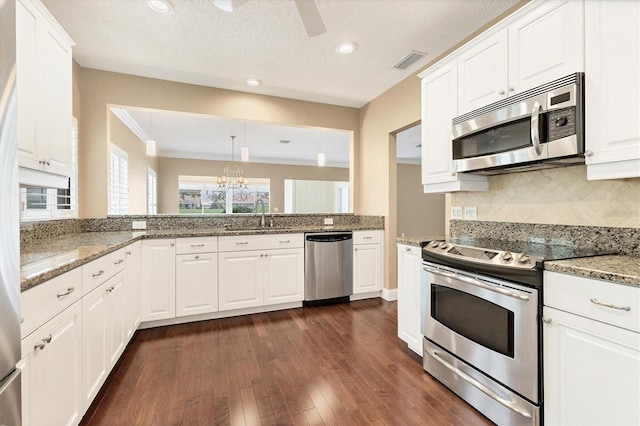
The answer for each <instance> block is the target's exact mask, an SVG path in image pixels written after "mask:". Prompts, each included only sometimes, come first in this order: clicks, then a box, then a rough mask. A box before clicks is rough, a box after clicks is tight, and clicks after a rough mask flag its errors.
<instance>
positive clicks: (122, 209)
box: [109, 144, 129, 214]
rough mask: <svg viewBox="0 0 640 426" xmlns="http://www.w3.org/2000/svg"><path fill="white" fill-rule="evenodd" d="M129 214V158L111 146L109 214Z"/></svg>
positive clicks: (119, 149)
mask: <svg viewBox="0 0 640 426" xmlns="http://www.w3.org/2000/svg"><path fill="white" fill-rule="evenodd" d="M127 213H129V156H128V155H127V153H126V152H125V151H123V150H122V149H121V148H119V147H118V146H117V145H114V144H111V155H110V167H109V214H127Z"/></svg>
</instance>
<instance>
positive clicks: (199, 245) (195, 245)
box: [191, 244, 204, 247]
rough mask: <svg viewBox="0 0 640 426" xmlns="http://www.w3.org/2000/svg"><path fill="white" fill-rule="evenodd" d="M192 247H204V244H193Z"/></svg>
mask: <svg viewBox="0 0 640 426" xmlns="http://www.w3.org/2000/svg"><path fill="white" fill-rule="evenodd" d="M191 247H204V244H191Z"/></svg>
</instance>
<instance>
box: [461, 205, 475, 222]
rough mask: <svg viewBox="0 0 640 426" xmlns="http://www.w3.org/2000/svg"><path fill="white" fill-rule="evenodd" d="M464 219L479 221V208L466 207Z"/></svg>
mask: <svg viewBox="0 0 640 426" xmlns="http://www.w3.org/2000/svg"><path fill="white" fill-rule="evenodd" d="M464 218H465V219H466V220H477V219H478V208H477V207H465V208H464Z"/></svg>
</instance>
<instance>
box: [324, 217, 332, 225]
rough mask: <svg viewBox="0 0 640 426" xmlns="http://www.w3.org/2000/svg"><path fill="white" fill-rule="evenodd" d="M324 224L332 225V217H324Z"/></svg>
mask: <svg viewBox="0 0 640 426" xmlns="http://www.w3.org/2000/svg"><path fill="white" fill-rule="evenodd" d="M324 224H325V225H333V218H332V217H325V218H324Z"/></svg>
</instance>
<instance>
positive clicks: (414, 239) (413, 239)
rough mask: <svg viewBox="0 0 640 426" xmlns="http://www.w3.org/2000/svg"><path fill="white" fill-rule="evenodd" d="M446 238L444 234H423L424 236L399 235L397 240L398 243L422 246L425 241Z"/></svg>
mask: <svg viewBox="0 0 640 426" xmlns="http://www.w3.org/2000/svg"><path fill="white" fill-rule="evenodd" d="M444 239H445V236H444V235H423V236H408V237H407V236H404V237H397V238H396V242H397V243H398V244H406V245H408V246H417V247H422V246H423V245H424V243H426V242H427V241H433V240H444Z"/></svg>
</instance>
